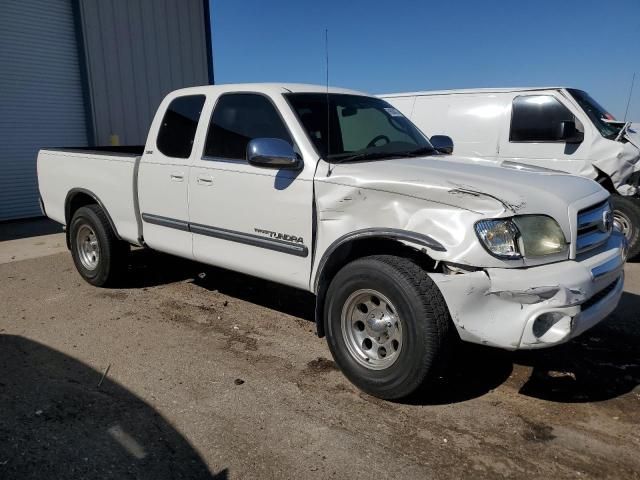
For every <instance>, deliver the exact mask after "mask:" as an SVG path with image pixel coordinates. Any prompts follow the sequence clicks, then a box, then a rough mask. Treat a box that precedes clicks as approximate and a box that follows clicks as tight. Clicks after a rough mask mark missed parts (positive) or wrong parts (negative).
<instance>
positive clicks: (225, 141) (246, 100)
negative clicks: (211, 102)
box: [204, 93, 293, 160]
mask: <svg viewBox="0 0 640 480" xmlns="http://www.w3.org/2000/svg"><path fill="white" fill-rule="evenodd" d="M255 138H279V139H281V140H284V141H286V142H289V143H293V142H292V140H291V136H290V135H289V132H288V131H287V128H286V127H285V125H284V122H283V121H282V118H280V115H279V114H278V112H277V111H276V109H275V107H274V106H273V104H272V103H271V102H270V101H269V99H267V98H266V97H264V96H263V95H258V94H255V93H227V94H225V95H222V96H220V98H219V99H218V102H217V103H216V106H215V109H214V110H213V114H212V115H211V122H210V124H209V132H208V133H207V141H206V144H205V148H204V154H205V156H207V157H222V158H230V159H234V160H245V159H246V151H247V144H248V143H249V142H250V141H251V140H253V139H255Z"/></svg>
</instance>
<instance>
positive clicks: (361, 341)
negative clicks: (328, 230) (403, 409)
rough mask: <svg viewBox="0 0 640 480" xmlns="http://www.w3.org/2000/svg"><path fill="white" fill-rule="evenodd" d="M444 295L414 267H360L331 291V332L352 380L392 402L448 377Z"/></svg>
mask: <svg viewBox="0 0 640 480" xmlns="http://www.w3.org/2000/svg"><path fill="white" fill-rule="evenodd" d="M450 325H451V321H450V317H449V311H448V309H447V306H446V304H445V302H444V298H443V297H442V294H441V293H440V291H439V290H438V287H437V286H436V285H435V283H434V282H433V281H432V280H431V278H429V276H428V275H427V273H426V272H425V271H424V270H423V269H422V268H421V267H419V266H418V265H416V264H415V263H414V262H412V261H411V260H408V259H405V258H400V257H395V256H391V255H376V256H371V257H365V258H361V259H358V260H355V261H353V262H351V263H349V264H348V265H346V266H345V267H343V268H342V270H340V271H339V272H338V273H337V274H336V276H335V277H334V279H333V280H332V282H331V285H330V286H329V290H328V292H327V297H326V306H325V331H326V336H327V342H328V344H329V348H330V350H331V353H332V355H333V358H334V359H335V361H336V363H337V364H338V366H340V368H341V369H342V371H343V373H344V374H345V376H346V377H347V378H348V379H349V380H350V381H351V382H352V383H354V384H355V385H356V386H357V387H359V388H360V389H362V390H364V391H365V392H367V393H370V394H371V395H375V396H377V397H380V398H385V399H398V398H402V397H406V396H407V395H409V394H411V393H413V392H415V391H416V390H418V389H419V388H421V387H423V386H425V385H426V384H428V382H429V381H430V380H432V379H433V378H435V377H436V376H437V375H438V373H440V372H441V371H442V370H441V367H442V366H443V364H444V363H446V360H447V357H448V355H447V354H448V353H449V349H450Z"/></svg>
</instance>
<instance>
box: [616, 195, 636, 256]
mask: <svg viewBox="0 0 640 480" xmlns="http://www.w3.org/2000/svg"><path fill="white" fill-rule="evenodd" d="M611 207H612V208H613V223H614V225H615V226H616V228H617V229H618V230H620V231H621V232H622V233H624V236H625V237H627V241H628V242H629V255H628V258H629V259H632V258H633V257H635V256H637V255H638V254H639V253H640V199H638V198H635V197H623V196H622V195H612V196H611Z"/></svg>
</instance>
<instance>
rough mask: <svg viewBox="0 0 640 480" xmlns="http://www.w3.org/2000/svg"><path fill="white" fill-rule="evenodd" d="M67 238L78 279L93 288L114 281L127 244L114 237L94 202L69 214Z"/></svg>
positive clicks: (124, 256)
mask: <svg viewBox="0 0 640 480" xmlns="http://www.w3.org/2000/svg"><path fill="white" fill-rule="evenodd" d="M69 239H70V245H71V256H72V257H73V263H75V265H76V269H77V270H78V272H79V273H80V275H81V276H82V278H84V279H85V280H86V281H87V282H89V283H90V284H91V285H95V286H96V287H106V286H110V285H114V284H116V283H117V281H118V278H119V276H120V274H121V272H122V270H123V269H124V266H125V261H126V255H127V253H128V251H129V245H128V244H127V243H125V242H122V241H120V240H118V238H117V237H116V234H115V232H114V231H113V229H112V228H111V225H110V224H109V220H108V219H107V215H106V214H105V213H104V211H103V210H102V209H101V208H100V207H99V206H98V205H87V206H85V207H81V208H79V209H78V210H77V211H76V212H75V213H74V214H73V217H72V219H71V224H70V226H69Z"/></svg>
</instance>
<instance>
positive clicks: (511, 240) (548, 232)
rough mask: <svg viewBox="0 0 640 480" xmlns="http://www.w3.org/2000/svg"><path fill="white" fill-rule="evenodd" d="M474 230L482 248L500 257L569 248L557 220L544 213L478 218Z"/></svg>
mask: <svg viewBox="0 0 640 480" xmlns="http://www.w3.org/2000/svg"><path fill="white" fill-rule="evenodd" d="M475 229H476V234H477V235H478V238H480V241H481V242H482V243H483V245H484V246H485V248H486V249H487V250H488V251H489V252H490V253H491V254H492V255H494V256H496V257H499V258H506V259H517V258H522V257H523V256H525V257H540V256H544V255H551V254H557V253H562V252H565V251H566V250H567V248H568V245H567V241H566V239H565V238H564V233H563V232H562V229H561V228H560V226H559V225H558V222H556V221H555V220H554V219H553V218H551V217H547V216H545V215H522V216H518V217H513V218H501V219H494V220H480V221H479V222H477V223H476V225H475Z"/></svg>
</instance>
